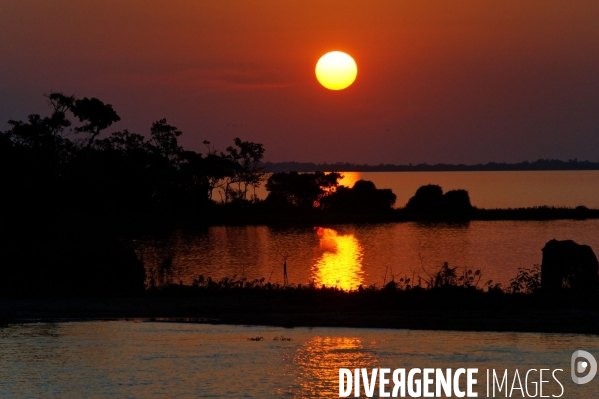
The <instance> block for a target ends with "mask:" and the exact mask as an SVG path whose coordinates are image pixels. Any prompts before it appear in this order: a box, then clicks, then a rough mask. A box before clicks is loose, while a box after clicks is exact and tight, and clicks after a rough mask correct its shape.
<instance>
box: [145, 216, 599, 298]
mask: <svg viewBox="0 0 599 399" xmlns="http://www.w3.org/2000/svg"><path fill="white" fill-rule="evenodd" d="M554 238H555V239H558V240H565V239H571V240H575V241H576V242H578V243H579V244H586V245H590V246H591V248H593V249H594V250H595V252H596V253H597V251H599V220H583V221H574V220H557V221H546V222H521V221H515V222H513V221H490V222H487V221H476V222H470V223H464V224H439V223H437V224H423V223H388V224H376V225H337V226H327V227H324V226H315V227H306V228H283V229H281V228H273V227H267V226H243V227H210V228H208V229H206V230H203V231H177V232H174V233H172V234H168V235H165V236H161V237H145V238H143V239H140V240H137V241H136V243H135V244H136V247H137V251H138V253H139V254H140V255H141V256H142V257H143V259H144V261H145V264H146V267H148V268H156V267H158V265H160V264H161V263H162V262H163V261H164V260H165V259H172V264H173V280H174V281H175V282H178V281H179V280H181V281H182V282H183V283H186V284H190V283H191V282H192V281H193V278H194V277H197V276H199V275H204V276H211V277H213V278H221V277H225V276H229V277H231V276H233V275H236V276H238V277H240V276H244V277H247V278H250V279H254V278H262V277H264V278H265V279H267V280H269V281H271V282H273V283H275V282H281V283H282V281H283V259H284V257H285V256H286V255H287V256H288V257H287V271H288V275H289V281H290V282H292V283H300V284H306V283H309V282H312V281H314V282H315V283H317V284H325V285H328V286H331V285H337V286H340V287H342V288H346V289H355V288H357V286H358V285H360V284H364V285H371V284H378V285H381V284H383V282H384V281H390V280H391V279H392V278H393V277H392V276H395V279H396V281H397V280H399V279H400V278H405V277H408V278H411V279H418V275H420V276H421V277H425V276H426V273H432V272H434V271H436V270H438V269H439V268H440V267H441V265H442V264H443V262H449V264H450V266H459V267H460V268H464V267H466V268H468V269H473V270H476V269H480V270H482V272H483V277H482V279H481V281H480V285H483V284H484V283H485V282H486V281H488V280H493V281H494V282H499V283H501V284H503V286H504V287H505V286H506V285H508V284H509V281H510V279H511V278H513V277H515V275H516V273H517V269H518V267H520V266H522V267H532V266H533V265H534V264H540V263H541V257H542V253H541V248H543V246H544V245H545V243H546V242H547V241H549V240H551V239H554ZM424 270H426V271H427V272H424Z"/></svg>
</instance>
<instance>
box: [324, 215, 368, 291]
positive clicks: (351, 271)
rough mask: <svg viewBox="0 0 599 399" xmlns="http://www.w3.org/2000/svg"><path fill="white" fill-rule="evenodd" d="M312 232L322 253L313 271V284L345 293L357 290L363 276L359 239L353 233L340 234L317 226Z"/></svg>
mask: <svg viewBox="0 0 599 399" xmlns="http://www.w3.org/2000/svg"><path fill="white" fill-rule="evenodd" d="M315 230H316V234H318V238H319V240H320V249H321V250H322V251H323V253H322V255H321V256H320V257H319V258H317V259H316V262H315V263H314V266H313V268H312V278H313V279H314V282H315V283H316V284H317V285H326V286H329V287H330V286H335V287H339V288H341V289H344V290H354V289H356V288H357V287H358V286H359V285H360V284H362V283H363V273H364V272H363V270H362V260H363V258H364V249H363V248H362V246H361V245H360V243H359V241H358V239H357V238H356V237H355V236H354V235H353V234H347V235H340V234H338V233H337V231H335V230H333V229H330V228H325V227H317V228H315Z"/></svg>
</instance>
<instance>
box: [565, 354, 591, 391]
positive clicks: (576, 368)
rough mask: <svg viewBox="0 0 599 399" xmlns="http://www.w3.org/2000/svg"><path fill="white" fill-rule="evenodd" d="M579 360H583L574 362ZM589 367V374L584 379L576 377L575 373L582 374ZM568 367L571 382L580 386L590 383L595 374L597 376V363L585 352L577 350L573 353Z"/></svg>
mask: <svg viewBox="0 0 599 399" xmlns="http://www.w3.org/2000/svg"><path fill="white" fill-rule="evenodd" d="M579 358H584V359H585V360H579V361H578V362H577V361H576V360H577V359H579ZM589 365H590V366H591V367H590V370H589V373H588V374H587V375H585V376H584V377H578V376H577V373H578V374H582V373H584V372H585V371H586V370H587V369H588V368H589ZM570 367H571V368H570V372H571V373H572V381H574V383H575V384H579V385H580V384H586V383H588V382H591V380H592V379H593V378H595V374H597V361H596V360H595V358H594V357H593V355H591V354H590V353H589V352H587V351H583V350H577V351H576V352H574V353H573V354H572V362H571V365H570Z"/></svg>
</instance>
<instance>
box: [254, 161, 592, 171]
mask: <svg viewBox="0 0 599 399" xmlns="http://www.w3.org/2000/svg"><path fill="white" fill-rule="evenodd" d="M262 166H263V167H264V168H265V170H266V171H267V172H269V173H274V172H289V171H296V172H510V171H514V172H523V171H585V170H599V162H591V161H578V160H577V159H571V160H568V161H561V160H558V159H538V160H536V161H534V162H528V161H524V162H518V163H505V162H489V163H486V164H476V165H465V164H457V165H453V164H442V163H438V164H432V165H429V164H426V163H421V164H416V165H412V164H408V165H395V164H380V165H366V164H356V163H349V162H336V163H318V164H316V163H312V162H293V161H291V162H264V163H263V164H262Z"/></svg>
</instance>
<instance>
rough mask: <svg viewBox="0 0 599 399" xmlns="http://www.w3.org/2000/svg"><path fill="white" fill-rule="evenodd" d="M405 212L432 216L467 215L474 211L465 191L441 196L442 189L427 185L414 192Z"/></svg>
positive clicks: (453, 191)
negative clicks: (430, 214) (431, 214)
mask: <svg viewBox="0 0 599 399" xmlns="http://www.w3.org/2000/svg"><path fill="white" fill-rule="evenodd" d="M406 210H407V211H411V212H419V213H433V214H467V213H469V212H471V211H473V210H474V207H473V206H472V204H471V203H470V196H469V194H468V191H466V190H461V189H460V190H451V191H448V192H446V193H445V194H443V189H442V188H441V187H440V186H437V185H434V184H428V185H426V186H422V187H420V188H419V189H418V190H416V194H414V196H413V197H411V198H410V199H409V200H408V203H407V204H406Z"/></svg>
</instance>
